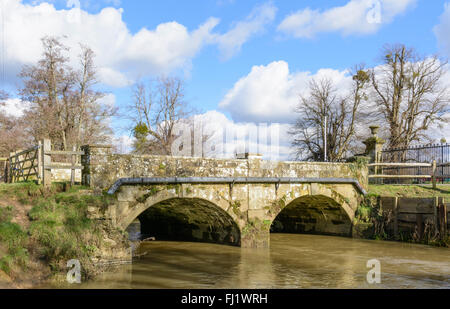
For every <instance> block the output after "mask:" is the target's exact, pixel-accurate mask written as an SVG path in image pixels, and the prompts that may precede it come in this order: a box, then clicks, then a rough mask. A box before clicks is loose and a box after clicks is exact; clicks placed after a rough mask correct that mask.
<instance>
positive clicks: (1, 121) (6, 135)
mask: <svg viewBox="0 0 450 309" xmlns="http://www.w3.org/2000/svg"><path fill="white" fill-rule="evenodd" d="M7 99H8V95H7V93H5V92H3V91H0V110H1V108H2V107H4V106H5V101H6V100H7ZM24 125H25V124H24V121H23V119H21V118H20V117H14V116H11V115H6V114H5V113H3V112H0V157H7V156H9V154H10V152H12V151H16V150H18V149H24V148H26V147H27V146H28V145H29V144H30V140H29V138H28V137H27V135H26V132H25V131H24V130H23V127H24Z"/></svg>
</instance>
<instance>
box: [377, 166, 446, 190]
mask: <svg viewBox="0 0 450 309" xmlns="http://www.w3.org/2000/svg"><path fill="white" fill-rule="evenodd" d="M443 165H445V164H441V165H440V166H443ZM368 166H369V167H375V174H372V175H369V178H371V179H420V178H423V179H431V181H432V183H433V188H434V189H436V170H437V164H436V161H435V160H434V161H433V162H431V163H371V164H369V165H368ZM377 167H381V168H383V167H406V168H408V167H411V168H414V167H430V168H431V175H383V173H381V174H377V169H376V168H377Z"/></svg>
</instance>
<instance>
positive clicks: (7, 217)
mask: <svg viewBox="0 0 450 309" xmlns="http://www.w3.org/2000/svg"><path fill="white" fill-rule="evenodd" d="M12 211H13V210H12V208H11V207H6V208H0V243H1V244H2V247H4V249H5V250H6V254H4V255H3V256H2V257H1V258H0V269H1V270H3V271H4V272H6V273H8V274H9V273H10V272H11V268H12V267H13V265H19V266H21V267H26V264H27V261H28V249H27V248H26V247H27V243H28V239H27V233H26V232H25V231H23V230H22V228H21V227H20V226H19V225H18V224H16V223H12V222H11V219H12Z"/></svg>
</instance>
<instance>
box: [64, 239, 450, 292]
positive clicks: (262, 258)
mask: <svg viewBox="0 0 450 309" xmlns="http://www.w3.org/2000/svg"><path fill="white" fill-rule="evenodd" d="M140 249H141V252H147V253H146V254H145V255H144V256H142V257H140V258H138V259H135V260H134V261H133V264H132V265H124V266H121V267H120V268H119V269H118V270H116V271H114V272H111V273H105V274H104V275H102V276H101V277H100V278H98V279H97V280H95V281H91V282H86V283H82V284H80V285H65V286H60V287H63V288H100V289H110V288H125V289H128V288H133V289H135V288H136V289H146V288H151V289H159V288H170V289H185V288H190V289H191V288H194V289H204V288H206V289H209V288H219V289H222V288H223V289H229V288H256V289H259V288H261V289H263V288H264V289H266V288H282V289H284V288H294V289H297V288H333V289H334V288H338V289H340V288H446V289H449V288H450V249H448V248H434V247H429V246H423V245H416V244H407V243H399V242H385V241H370V240H356V239H350V238H341V237H328V236H315V235H299V234H272V236H271V248H270V249H267V250H263V249H261V250H260V249H241V248H238V247H230V246H222V245H214V244H205V243H188V242H158V241H156V242H148V243H144V244H143V245H142V247H141V248H140ZM372 259H378V260H379V261H380V264H381V283H380V284H369V283H368V282H367V279H366V278H367V273H368V271H369V270H370V268H368V267H367V262H368V261H369V260H372Z"/></svg>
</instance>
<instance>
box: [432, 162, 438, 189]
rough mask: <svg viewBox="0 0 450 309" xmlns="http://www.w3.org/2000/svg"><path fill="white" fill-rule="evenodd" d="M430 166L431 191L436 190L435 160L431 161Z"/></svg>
mask: <svg viewBox="0 0 450 309" xmlns="http://www.w3.org/2000/svg"><path fill="white" fill-rule="evenodd" d="M431 165H432V172H431V181H432V183H433V189H436V188H437V186H436V170H437V165H436V160H433V162H432V163H431Z"/></svg>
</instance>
